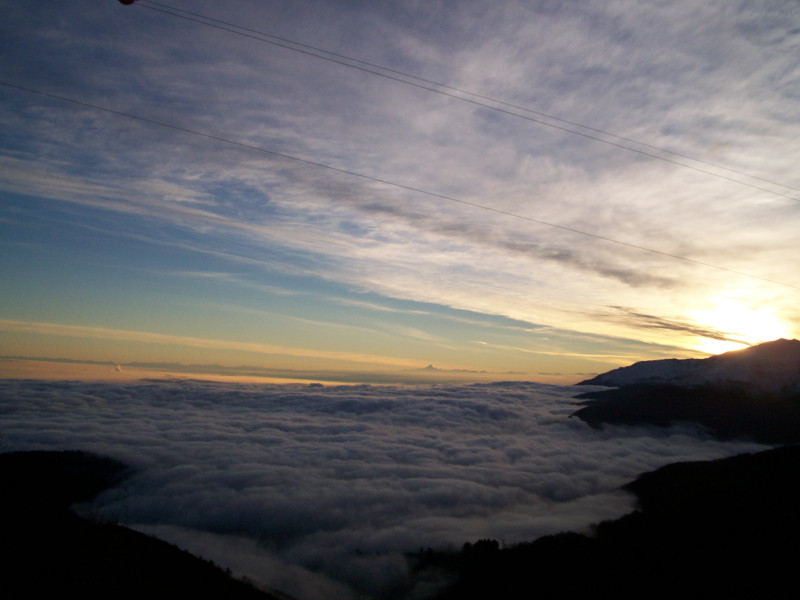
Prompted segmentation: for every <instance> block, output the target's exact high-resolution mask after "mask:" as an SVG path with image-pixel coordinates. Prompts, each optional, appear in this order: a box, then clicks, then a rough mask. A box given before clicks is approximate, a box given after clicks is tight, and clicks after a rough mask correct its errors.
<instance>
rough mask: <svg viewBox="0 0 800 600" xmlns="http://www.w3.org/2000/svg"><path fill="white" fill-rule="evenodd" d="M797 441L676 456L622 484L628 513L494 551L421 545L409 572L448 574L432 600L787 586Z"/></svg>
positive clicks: (799, 530) (793, 560) (481, 545)
mask: <svg viewBox="0 0 800 600" xmlns="http://www.w3.org/2000/svg"><path fill="white" fill-rule="evenodd" d="M799 470H800V447H797V446H794V447H786V448H779V449H775V450H769V451H766V452H761V453H758V454H744V455H740V456H736V457H733V458H728V459H721V460H716V461H704V462H689V463H676V464H672V465H668V466H666V467H663V468H661V469H658V470H656V471H653V472H650V473H646V474H644V475H641V476H640V477H638V478H637V479H636V480H635V481H633V482H632V483H630V484H628V485H627V486H625V487H626V489H627V490H629V491H631V492H633V493H634V494H636V496H637V498H638V500H639V509H638V510H637V511H635V512H633V513H630V514H628V515H626V516H624V517H622V518H620V519H617V520H613V521H607V522H604V523H601V524H599V525H598V526H596V528H595V530H594V533H593V535H591V536H587V535H581V534H578V533H562V534H559V535H555V536H548V537H544V538H540V539H538V540H536V541H534V542H531V543H526V544H519V545H517V546H512V547H510V548H500V545H499V544H498V543H497V542H496V541H493V540H481V541H478V542H476V543H475V544H469V545H465V547H464V549H463V550H462V551H461V552H460V553H457V554H446V553H435V552H432V551H428V552H423V553H420V554H419V555H417V556H416V557H415V558H416V560H417V568H418V569H419V570H421V571H423V570H425V569H431V570H433V569H440V570H442V571H445V572H451V573H454V577H455V581H454V583H453V584H452V585H451V586H450V587H449V588H448V589H447V590H446V591H445V592H443V593H442V594H440V595H439V596H438V600H451V599H456V598H458V599H459V600H470V599H478V598H480V599H483V598H504V599H508V600H515V599H517V598H519V599H523V598H563V597H568V596H569V595H570V594H580V595H586V596H587V597H601V598H603V597H614V598H634V597H636V598H641V597H646V596H649V595H653V594H655V595H656V596H659V597H661V596H665V595H668V594H669V595H676V596H683V595H685V594H686V593H687V591H688V590H691V593H690V596H692V597H699V596H707V597H712V598H719V597H722V596H725V595H729V594H730V595H733V594H735V595H737V596H740V595H748V596H752V597H759V598H776V597H782V596H783V595H784V593H785V590H787V589H794V586H795V567H796V564H797V560H798V558H800V556H798V550H797V545H796V540H797V536H798V534H800V521H799V520H798V518H797V514H796V507H797V506H798V503H800V488H798V486H797V485H796V482H795V477H796V473H797V472H798V471H799Z"/></svg>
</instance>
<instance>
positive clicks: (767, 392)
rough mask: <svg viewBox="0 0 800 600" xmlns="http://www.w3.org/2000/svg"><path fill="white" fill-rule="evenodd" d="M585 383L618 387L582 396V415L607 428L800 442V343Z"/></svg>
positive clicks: (638, 367)
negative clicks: (695, 428)
mask: <svg viewBox="0 0 800 600" xmlns="http://www.w3.org/2000/svg"><path fill="white" fill-rule="evenodd" d="M579 385H598V386H599V385H602V386H610V387H615V388H617V389H610V390H597V391H591V392H588V393H585V394H582V395H580V396H578V398H580V399H585V400H590V401H591V402H588V403H587V406H585V407H584V408H581V409H580V410H578V411H577V412H575V413H574V415H573V416H575V417H578V418H579V419H582V420H583V421H585V422H586V423H588V424H589V425H591V426H592V427H600V426H602V425H603V424H604V423H613V424H621V425H656V426H668V425H672V424H675V423H680V422H690V423H696V424H699V425H702V426H704V427H705V428H707V429H708V430H709V431H710V432H711V433H713V434H714V435H716V436H717V437H720V438H723V439H731V438H742V439H752V440H755V441H759V442H764V443H774V444H787V443H798V442H800V341H798V340H776V341H774V342H768V343H765V344H760V345H759V346H754V347H752V348H747V349H745V350H738V351H735V352H727V353H725V354H720V355H719V356H712V357H710V358H707V359H688V360H659V361H646V362H639V363H636V364H634V365H632V366H630V367H624V368H621V369H615V370H613V371H609V372H608V373H604V374H602V375H598V376H597V377H595V378H593V379H590V380H588V381H584V382H581V384H579Z"/></svg>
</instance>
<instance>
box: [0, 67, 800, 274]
mask: <svg viewBox="0 0 800 600" xmlns="http://www.w3.org/2000/svg"><path fill="white" fill-rule="evenodd" d="M0 85H3V86H5V87H7V88H12V89H16V90H19V91H22V92H26V93H29V94H35V95H38V96H42V97H45V98H50V99H53V100H59V101H61V102H65V103H70V104H73V105H76V106H83V107H85V108H91V109H93V110H97V111H101V112H104V113H107V114H112V115H116V116H119V117H125V118H128V119H133V120H136V121H140V122H143V123H149V124H150V125H157V126H159V127H164V128H166V129H171V130H173V131H179V132H181V133H185V134H188V135H193V136H197V137H201V138H205V139H208V140H214V141H216V142H221V143H223V144H227V145H230V146H234V147H237V148H243V149H246V150H250V151H254V152H259V153H261V154H266V155H269V156H274V157H276V158H281V159H285V160H289V161H294V162H297V163H301V164H305V165H309V166H313V167H319V168H321V169H326V170H328V171H333V172H336V173H342V174H344V175H349V176H352V177H358V178H360V179H363V180H366V181H372V182H375V183H380V184H383V185H387V186H391V187H395V188H398V189H402V190H407V191H410V192H414V193H417V194H422V195H425V196H429V197H432V198H438V199H441V200H447V201H448V202H455V203H458V204H463V205H466V206H471V207H473V208H477V209H480V210H485V211H489V212H493V213H496V214H500V215H505V216H507V217H513V218H515V219H521V220H523V221H528V222H530V223H537V224H539V225H543V226H545V227H551V228H554V229H559V230H561V231H567V232H570V233H574V234H576V235H581V236H584V237H589V238H593V239H596V240H600V241H603V242H608V243H611V244H616V245H618V246H624V247H627V248H632V249H634V250H640V251H643V252H649V253H651V254H656V255H659V256H664V257H667V258H672V259H675V260H680V261H683V262H687V263H691V264H695V265H699V266H703V267H708V268H711V269H716V270H718V271H725V272H727V273H732V274H735V275H740V276H742V277H747V278H750V279H756V280H759V281H763V282H766V283H771V284H775V285H780V286H783V287H788V288H793V289H796V290H800V286H798V285H793V284H791V283H785V282H782V281H778V280H775V279H768V278H766V277H760V276H758V275H753V274H751V273H745V272H743V271H737V270H735V269H730V268H728V267H723V266H720V265H715V264H712V263H707V262H703V261H699V260H695V259H693V258H689V257H687V256H681V255H678V254H672V253H670V252H665V251H663V250H657V249H655V248H649V247H646V246H641V245H638V244H633V243H630V242H625V241H622V240H618V239H616V238H612V237H608V236H604V235H599V234H596V233H591V232H588V231H583V230H581V229H576V228H574V227H569V226H566V225H559V224H557V223H552V222H549V221H543V220H541V219H535V218H533V217H528V216H525V215H520V214H518V213H513V212H510V211H507V210H502V209H499V208H494V207H491V206H486V205H485V204H478V203H477V202H470V201H469V200H463V199H461V198H455V197H453V196H448V195H446V194H440V193H438V192H433V191H430V190H426V189H423V188H419V187H415V186H411V185H407V184H403V183H399V182H396V181H390V180H388V179H382V178H380V177H375V176H372V175H366V174H364V173H359V172H357V171H351V170H349V169H343V168H340V167H335V166H333V165H328V164H325V163H320V162H317V161H314V160H309V159H306V158H301V157H298V156H293V155H291V154H285V153H283V152H277V151H275V150H270V149H268V148H264V147H262V146H255V145H252V144H248V143H245V142H240V141H237V140H232V139H230V138H225V137H222V136H219V135H215V134H212V133H206V132H203V131H199V130H196V129H190V128H188V127H184V126H180V125H174V124H172V123H167V122H164V121H158V120H156V119H152V118H149V117H143V116H141V115H136V114H133V113H129V112H126V111H121V110H117V109H113V108H109V107H107V106H101V105H99V104H93V103H91V102H86V101H84V100H78V99H76V98H69V97H67V96H61V95H58V94H52V93H50V92H45V91H42V90H37V89H33V88H30V87H26V86H22V85H18V84H15V83H11V82H8V81H4V80H0Z"/></svg>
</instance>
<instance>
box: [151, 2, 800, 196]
mask: <svg viewBox="0 0 800 600" xmlns="http://www.w3.org/2000/svg"><path fill="white" fill-rule="evenodd" d="M138 6H142V7H143V8H148V9H150V10H153V11H157V12H160V13H163V14H167V15H171V16H173V17H177V18H180V19H184V20H187V21H192V22H195V23H199V24H201V25H205V26H207V27H213V28H215V29H219V30H222V31H226V32H228V33H232V34H234V35H239V36H243V37H247V38H250V39H253V40H257V41H260V42H263V43H266V44H270V45H272V46H277V47H280V48H284V49H287V50H291V51H293V52H298V53H300V54H304V55H307V56H311V57H314V58H318V59H320V60H325V61H328V62H331V63H335V64H338V65H341V66H344V67H348V68H350V69H356V70H358V71H362V72H364V73H369V74H371V75H376V76H378V77H383V78H385V79H389V80H392V81H396V82H399V83H402V84H405V85H410V86H413V87H416V88H419V89H422V90H426V91H429V92H433V93H435V94H439V95H442V96H447V97H449V98H453V99H455V100H460V101H462V102H466V103H468V104H472V105H474V106H479V107H481V108H486V109H488V110H492V111H495V112H499V113H502V114H505V115H508V116H511V117H516V118H518V119H523V120H526V121H529V122H532V123H536V124H538V125H543V126H545V127H550V128H552V129H556V130H559V131H563V132H565V133H570V134H573V135H578V136H581V137H583V138H586V139H590V140H594V141H597V142H601V143H603V144H607V145H609V146H613V147H615V148H619V149H622V150H627V151H628V152H633V153H636V154H639V155H641V156H646V157H648V158H652V159H655V160H660V161H663V162H667V163H670V164H672V165H675V166H679V167H683V168H685V169H691V170H693V171H696V172H698V173H702V174H705V175H709V176H712V177H716V178H718V179H723V180H725V181H730V182H733V183H737V184H739V185H742V186H745V187H748V188H751V189H754V190H758V191H761V192H765V193H767V194H771V195H774V196H779V197H781V198H786V199H788V200H794V201H800V198H798V197H797V196H795V195H792V194H787V193H784V192H780V191H777V190H774V189H770V188H766V187H763V186H760V185H757V184H753V183H749V182H746V181H742V180H741V179H737V178H736V177H731V176H728V175H724V174H722V173H717V172H715V171H711V170H708V169H705V168H702V167H698V166H696V165H691V164H687V163H685V162H682V161H680V160H675V159H673V158H669V157H667V156H661V155H659V154H654V153H653V152H650V151H647V150H642V149H640V148H633V147H631V146H628V145H625V144H623V143H621V142H627V143H630V144H637V145H639V146H642V147H645V148H649V149H651V150H654V151H657V152H662V153H665V154H670V155H672V156H676V157H679V158H682V159H684V160H689V161H692V162H696V163H698V164H702V165H706V166H708V167H713V168H715V169H719V170H722V171H727V172H729V173H734V174H736V175H740V176H742V177H747V178H750V179H753V180H757V181H761V182H764V183H768V184H770V185H774V186H778V187H782V188H784V189H787V190H794V191H800V188H797V187H793V186H791V185H786V184H783V183H779V182H777V181H774V180H772V179H768V178H765V177H760V176H758V175H752V174H750V173H746V172H744V171H741V170H738V169H733V168H731V167H726V166H723V165H720V164H717V163H713V162H710V161H706V160H703V159H699V158H695V157H693V156H690V155H688V154H683V153H680V152H675V151H673V150H669V149H666V148H662V147H659V146H656V145H653V144H649V143H647V142H641V141H638V140H635V139H633V138H629V137H625V136H621V135H617V134H615V133H611V132H608V131H604V130H602V129H598V128H595V127H591V126H589V125H583V124H581V123H578V122H576V121H570V120H568V119H564V118H561V117H557V116H554V115H550V114H547V113H544V112H541V111H537V110H534V109H531V108H527V107H524V106H521V105H518V104H513V103H510V102H506V101H503V100H499V99H497V98H493V97H491V96H485V95H482V94H478V93H475V92H471V91H468V90H465V89H461V88H457V87H453V86H449V85H447V84H444V83H440V82H437V81H433V80H430V79H425V78H423V77H419V76H417V75H412V74H410V73H406V72H403V71H399V70H396V69H392V68H389V67H385V66H382V65H378V64H376V63H371V62H368V61H364V60H360V59H357V58H353V57H351V56H347V55H345V54H340V53H337V52H332V51H330V50H325V49H323V48H318V47H316V46H311V45H309V44H304V43H301V42H296V41H294V40H290V39H288V38H283V37H279V36H275V35H272V34H269V33H265V32H262V31H259V30H256V29H251V28H249V27H244V26H242V25H237V24H235V23H231V22H228V21H223V20H220V19H215V18H213V17H209V16H206V15H203V14H200V13H196V12H192V11H188V10H184V9H181V8H176V7H173V6H170V5H167V4H163V3H161V2H155V1H153V0H142V2H141V3H140V4H138ZM431 86H435V87H431ZM488 102H491V103H494V104H489V103H488ZM504 107H505V108H504ZM511 109H513V110H511ZM514 110H518V111H523V112H525V113H528V114H527V115H526V114H520V113H518V112H514ZM529 115H537V116H538V117H543V118H547V119H551V120H552V121H556V122H557V123H562V124H563V125H558V124H557V123H551V122H548V121H545V120H543V119H541V118H536V117H532V116H529ZM566 125H570V126H572V127H578V128H581V129H584V130H586V131H589V132H592V133H586V132H585V131H576V130H575V129H570V128H569V127H566ZM595 134H597V135H595ZM599 135H603V136H606V137H608V138H612V139H606V138H603V137H599ZM613 140H619V141H617V142H615V141H613Z"/></svg>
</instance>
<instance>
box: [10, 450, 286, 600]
mask: <svg viewBox="0 0 800 600" xmlns="http://www.w3.org/2000/svg"><path fill="white" fill-rule="evenodd" d="M127 472H128V469H127V467H125V465H122V464H121V463H119V462H117V461H114V460H112V459H109V458H105V457H100V456H95V455H92V454H87V453H83V452H20V453H8V454H0V481H2V490H3V492H2V494H1V495H0V528H2V529H1V530H2V532H3V536H2V545H3V551H4V552H3V554H4V556H5V557H6V558H5V559H4V563H3V571H2V577H1V578H0V587H1V588H2V589H3V593H4V596H5V597H7V598H48V597H60V596H62V595H65V594H67V593H70V594H77V597H79V598H81V599H87V598H98V599H99V598H103V599H106V598H137V599H141V598H146V597H148V596H149V595H152V594H153V593H154V592H158V593H159V594H163V595H168V596H170V595H171V596H174V597H187V596H188V597H193V596H194V597H201V598H208V597H211V598H231V599H248V600H250V599H252V600H275V597H274V596H272V595H269V594H265V593H262V592H260V591H259V590H256V589H255V588H253V587H252V586H250V585H248V584H246V583H244V582H242V581H239V580H236V579H233V578H232V577H230V575H229V574H227V573H226V572H224V571H222V570H221V569H219V568H217V567H216V566H215V565H213V564H212V563H210V562H208V561H205V560H202V559H199V558H197V557H195V556H192V555H190V554H188V553H186V552H184V551H182V550H180V549H178V548H177V547H175V546H172V545H170V544H167V543H166V542H162V541H160V540H157V539H155V538H152V537H149V536H146V535H143V534H141V533H138V532H135V531H132V530H130V529H127V528H124V527H120V526H118V525H115V524H113V523H95V522H92V521H88V520H86V519H83V518H80V517H78V516H77V515H76V514H75V513H73V512H72V511H70V510H69V506H70V505H71V504H73V503H75V502H79V501H86V500H90V499H92V498H93V497H94V496H96V495H97V494H98V493H100V492H101V491H102V490H104V489H106V488H108V487H110V486H112V485H115V484H117V483H119V482H120V481H122V480H123V479H124V478H125V476H126V474H127Z"/></svg>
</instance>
